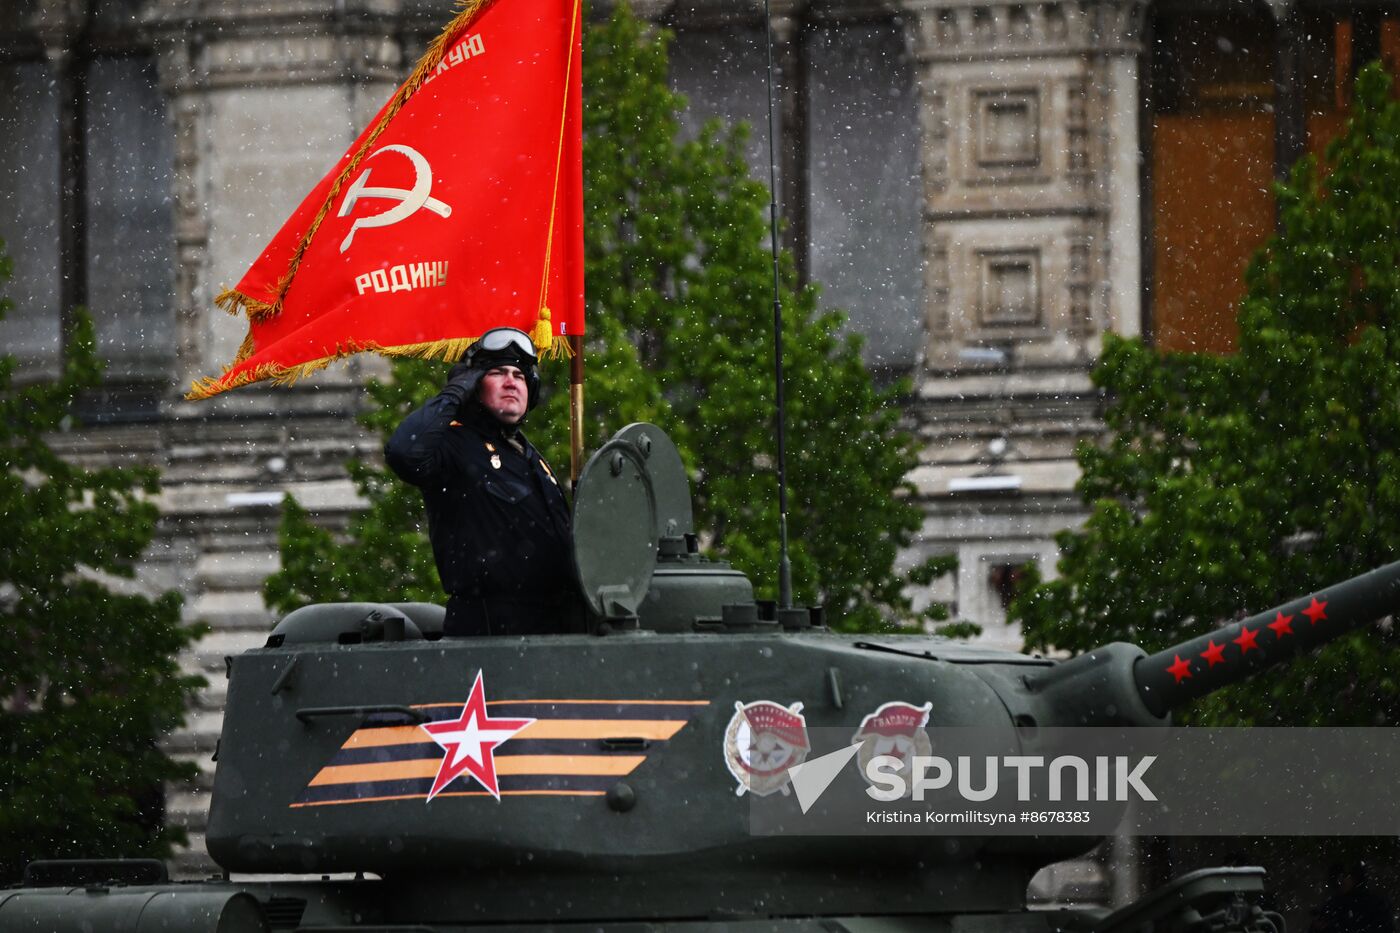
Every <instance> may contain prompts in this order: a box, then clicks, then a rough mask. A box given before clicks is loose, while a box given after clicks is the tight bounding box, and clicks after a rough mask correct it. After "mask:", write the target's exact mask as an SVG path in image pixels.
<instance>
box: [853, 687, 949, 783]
mask: <svg viewBox="0 0 1400 933" xmlns="http://www.w3.org/2000/svg"><path fill="white" fill-rule="evenodd" d="M931 709H933V704H932V703H925V704H924V705H923V706H914V705H913V704H911V703H886V704H885V705H884V706H881V707H880V708H879V709H877V710H876V711H875V712H873V713H871V714H870V715H869V716H866V717H865V718H864V719H862V720H861V723H860V728H859V729H857V730H856V734H855V735H854V736H852V737H851V741H852V742H859V743H860V751H859V752H858V753H857V756H858V757H857V760H858V761H859V763H860V775H861V777H863V778H865V780H866V782H867V783H869V781H870V779H869V778H868V777H866V774H867V771H866V768H867V767H868V766H869V765H870V762H871V760H872V759H874V758H877V757H879V756H881V755H888V756H890V757H892V758H897V759H899V762H900V765H899V770H898V771H897V772H896V773H897V774H899V775H900V777H902V778H904V780H905V788H906V790H905V793H906V795H907V794H908V792H909V791H908V788H910V787H913V781H912V780H911V776H910V774H909V762H910V759H911V758H912V757H913V756H915V755H923V756H927V755H931V754H933V743H932V742H930V741H929V737H928V732H926V731H925V730H924V727H925V726H927V725H928V714H929V711H930V710H931Z"/></svg>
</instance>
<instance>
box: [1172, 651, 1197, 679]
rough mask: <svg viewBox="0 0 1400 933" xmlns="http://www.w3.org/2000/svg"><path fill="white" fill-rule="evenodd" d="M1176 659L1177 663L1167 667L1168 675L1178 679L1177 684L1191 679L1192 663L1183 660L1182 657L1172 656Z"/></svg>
mask: <svg viewBox="0 0 1400 933" xmlns="http://www.w3.org/2000/svg"><path fill="white" fill-rule="evenodd" d="M1172 657H1174V658H1176V661H1175V663H1173V664H1171V665H1169V666H1168V667H1167V673H1168V674H1171V675H1172V676H1173V677H1175V678H1176V682H1177V683H1181V682H1182V681H1183V680H1190V679H1191V662H1190V661H1183V660H1181V655H1179V654H1177V655H1172Z"/></svg>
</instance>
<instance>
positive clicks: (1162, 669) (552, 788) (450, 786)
mask: <svg viewBox="0 0 1400 933" xmlns="http://www.w3.org/2000/svg"><path fill="white" fill-rule="evenodd" d="M575 517H576V523H575V528H576V563H577V570H578V583H579V587H580V593H581V598H582V599H583V600H584V601H585V602H586V603H587V604H588V606H589V608H590V610H591V614H592V618H593V624H592V630H593V634H589V635H554V636H530V637H495V638H472V639H465V638H464V639H443V638H442V637H441V631H442V610H441V609H440V607H436V606H429V605H424V604H394V603H386V604H343V605H327V606H313V607H307V608H305V609H302V610H298V611H297V612H294V613H292V614H290V615H288V616H287V617H286V618H284V619H283V620H282V621H281V622H280V623H279V624H278V625H277V627H276V629H275V630H274V631H273V632H272V634H271V635H270V637H269V638H268V641H267V644H266V645H265V646H263V647H261V648H258V649H255V650H251V651H248V652H246V653H244V654H242V655H240V656H238V657H235V658H232V659H230V662H229V678H230V683H229V689H228V703H227V708H226V713H225V722H224V729H223V733H222V737H221V740H220V745H219V749H218V753H217V762H218V764H217V771H216V774H215V779H214V788H213V803H212V807H211V810H210V817H209V825H208V830H207V837H206V838H207V843H208V848H209V852H210V854H211V855H212V856H213V858H214V859H215V860H216V861H217V862H218V863H219V864H220V865H221V866H222V867H223V868H224V869H225V870H226V871H228V872H233V873H239V874H240V875H244V874H247V875H270V874H271V875H295V876H311V877H312V878H319V877H321V876H322V875H326V874H330V873H345V874H346V876H349V875H350V874H354V876H355V877H356V880H354V881H341V882H324V883H323V882H319V881H315V880H282V881H256V882H255V881H248V880H234V881H225V882H210V883H204V884H200V885H184V886H174V885H168V884H166V885H162V884H159V883H150V884H144V885H143V884H141V883H133V882H130V881H128V882H124V883H123V884H122V890H123V892H124V893H125V894H128V895H133V896H135V895H141V894H143V893H146V892H154V894H159V895H162V896H164V895H165V894H169V895H170V896H174V897H190V898H193V897H196V896H198V897H200V898H203V900H202V901H201V903H202V904H204V905H205V908H207V912H208V916H209V917H211V918H213V919H211V920H208V921H207V922H206V921H201V923H203V924H204V925H202V926H201V925H198V924H195V923H194V922H193V921H191V925H188V926H187V928H188V929H208V930H214V929H218V930H242V929H266V928H273V929H282V928H285V929H292V928H297V929H306V930H311V929H316V928H317V927H334V928H336V929H346V928H354V927H356V926H368V927H371V928H374V929H381V930H383V929H405V930H406V929H415V930H425V929H426V930H457V929H463V928H465V927H467V926H469V925H470V926H475V925H497V926H507V925H512V924H522V925H523V924H530V925H538V924H551V925H567V924H570V923H586V924H587V925H588V926H589V927H590V928H597V927H609V926H616V927H627V928H629V929H633V928H637V927H636V926H635V925H636V924H663V923H664V924H666V925H667V926H668V928H669V927H670V926H672V925H686V924H691V923H693V924H695V926H696V928H697V929H698V928H699V927H701V926H704V927H705V928H707V929H709V928H711V927H712V926H713V925H714V924H716V923H722V922H725V921H732V922H734V923H735V924H736V925H742V924H741V922H754V923H760V924H761V925H762V928H764V929H793V930H796V929H841V928H847V927H848V926H849V924H848V921H852V918H872V917H878V918H881V923H882V926H881V929H890V930H898V929H906V928H907V929H915V928H918V929H928V928H930V925H932V928H936V929H965V928H966V929H971V928H972V926H976V928H977V929H987V930H999V929H1005V930H1018V931H1030V930H1045V931H1049V930H1054V929H1096V930H1101V931H1105V933H1108V931H1114V930H1130V929H1142V928H1147V927H1150V926H1151V924H1153V923H1156V922H1158V921H1161V922H1164V923H1165V922H1166V918H1171V917H1176V916H1177V915H1178V913H1180V912H1183V911H1188V910H1194V911H1198V912H1200V911H1205V910H1207V909H1210V910H1215V909H1216V907H1219V909H1220V910H1221V911H1224V913H1223V914H1216V915H1215V916H1227V915H1228V916H1229V917H1233V916H1234V914H1231V913H1230V911H1235V913H1237V914H1238V917H1236V918H1235V919H1233V920H1229V922H1228V923H1225V924H1224V925H1218V926H1216V927H1213V929H1222V930H1234V929H1239V930H1246V929H1250V930H1253V929H1266V928H1267V926H1265V925H1264V924H1265V922H1266V920H1267V918H1264V919H1263V920H1261V917H1264V915H1263V914H1262V913H1261V912H1260V911H1259V909H1258V908H1257V907H1251V906H1249V901H1248V899H1249V898H1250V897H1252V896H1253V895H1254V894H1256V893H1257V892H1258V891H1260V890H1262V886H1263V882H1262V872H1261V871H1260V870H1258V869H1220V870H1212V871H1210V872H1206V873H1196V874H1194V875H1191V876H1187V877H1185V878H1182V879H1179V881H1178V882H1177V883H1176V884H1174V885H1173V886H1171V887H1169V888H1168V889H1164V890H1163V891H1161V892H1158V893H1156V894H1154V895H1151V896H1149V897H1148V898H1144V899H1143V900H1142V901H1140V902H1138V903H1137V904H1135V905H1133V906H1132V907H1131V908H1125V909H1124V910H1123V911H1120V912H1118V913H1117V914H1114V915H1112V916H1106V915H1105V914H1104V912H1102V911H1099V912H1097V913H1095V912H1092V911H1085V912H1072V911H1071V912H1062V913H1058V914H1049V913H1044V912H1032V911H1027V910H1026V890H1027V886H1028V883H1029V882H1030V879H1031V877H1032V876H1033V875H1034V874H1035V873H1036V872H1037V871H1038V870H1039V869H1040V868H1042V867H1043V866H1045V865H1047V864H1049V863H1052V862H1054V861H1057V860H1060V859H1063V858H1065V857H1068V856H1071V855H1074V854H1077V853H1080V852H1083V851H1085V850H1086V849H1088V848H1089V847H1090V846H1092V845H1093V844H1094V843H1095V842H1096V841H1097V840H1096V839H1094V838H1093V837H1085V836H1054V835H1042V836H1038V837H1016V838H1007V837H993V836H985V837H936V838H935V837H926V836H870V837H862V838H846V839H842V840H841V841H840V844H839V845H820V846H814V845H812V844H811V840H810V839H809V838H805V837H782V836H763V835H755V834H753V833H752V832H751V831H750V824H749V809H748V803H747V801H746V800H745V796H746V795H747V796H753V795H757V794H763V793H767V792H768V791H770V790H772V789H773V787H774V786H775V784H774V782H780V781H781V774H780V772H781V770H782V769H783V768H784V767H786V766H787V765H789V764H791V763H792V762H793V760H794V759H793V758H792V757H791V755H792V752H793V750H794V749H800V748H801V747H802V745H803V742H804V741H805V736H806V734H807V732H806V730H809V729H816V728H821V727H841V728H844V729H848V730H849V729H851V728H854V727H857V726H859V725H861V724H862V722H863V721H864V720H865V719H866V718H868V717H869V716H870V715H872V714H873V713H874V712H875V711H878V710H881V709H887V708H888V705H889V704H890V702H891V701H892V700H898V701H904V703H905V704H906V705H907V706H908V707H909V708H910V709H912V710H916V711H917V712H918V713H919V715H920V716H922V717H925V719H924V721H925V722H926V723H927V725H928V726H930V727H954V728H956V727H975V728H977V729H978V730H979V731H980V732H981V733H983V734H984V735H985V736H990V739H991V741H992V742H993V743H994V744H1000V745H1004V746H1006V747H1009V748H1015V747H1018V742H1019V741H1020V739H1019V736H1020V735H1021V734H1023V732H1024V730H1025V729H1026V728H1027V727H1035V726H1088V725H1105V726H1161V725H1166V724H1167V723H1168V721H1169V715H1170V711H1171V710H1172V709H1173V708H1174V707H1177V706H1180V705H1181V704H1183V703H1186V702H1189V701H1190V700H1191V699H1193V698H1195V697H1197V696H1200V695H1201V694H1203V693H1205V692H1207V691H1209V690H1212V689H1216V688H1218V687H1220V686H1223V685H1225V684H1227V683H1231V682H1234V681H1236V680H1239V679H1241V678H1243V677H1246V676H1248V675H1249V674H1251V673H1254V672H1256V671H1258V670H1260V669H1262V668H1263V667H1265V666H1267V665H1269V664H1273V663H1277V662H1280V661H1282V660H1285V659H1286V658H1287V657H1289V656H1291V655H1293V654H1295V653H1296V652H1298V651H1302V650H1306V649H1308V648H1311V647H1313V646H1315V645H1317V644H1320V643H1321V642H1323V641H1325V640H1327V639H1329V638H1334V637H1336V636H1337V635H1339V634H1341V633H1342V632H1344V631H1346V630H1348V629H1350V628H1351V627H1354V626H1356V625H1359V624H1362V623H1364V622H1366V621H1369V620H1371V619H1373V618H1376V617H1378V616H1381V615H1384V614H1386V613H1390V612H1393V611H1395V610H1396V609H1397V608H1398V607H1400V563H1397V564H1392V565H1389V566H1387V567H1384V568H1381V569H1379V570H1375V571H1372V572H1370V573H1367V574H1364V575H1362V576H1359V577H1356V578H1355V579H1353V580H1349V581H1347V582H1345V583H1341V584H1338V585H1336V586H1333V587H1329V588H1327V589H1325V590H1322V591H1320V592H1318V593H1315V594H1311V595H1309V596H1305V597H1303V598H1301V599H1298V600H1294V601H1291V602H1289V603H1286V604H1285V605H1283V606H1280V607H1277V608H1275V609H1270V610H1268V611H1267V612H1264V613H1260V614H1258V615H1255V616H1251V617H1250V618H1248V619H1245V620H1244V621H1242V622H1237V623H1234V624H1232V625H1229V626H1226V627H1224V628H1221V629H1219V630H1217V631H1216V632H1213V633H1211V634H1210V635H1206V636H1202V637H1201V638H1198V639H1194V640H1191V641H1188V642H1185V643H1183V644H1181V645H1178V646H1175V647H1173V648H1171V649H1168V650H1166V651H1162V652H1158V653H1156V654H1147V653H1146V652H1144V651H1142V650H1141V649H1140V648H1136V647H1134V646H1131V645H1123V644H1115V645H1109V646H1106V647H1104V648H1102V649H1098V650H1096V651H1093V652H1090V653H1088V654H1085V655H1083V656H1080V657H1077V658H1074V659H1072V660H1069V661H1065V662H1057V661H1054V660H1051V659H1047V658H1042V657H1030V656H1025V655H1020V654H1015V653H1011V652H1003V651H996V650H991V649H987V648H983V647H979V646H976V645H969V644H964V643H960V642H955V641H949V640H946V639H940V638H935V637H918V636H887V637H872V636H860V637H857V636H845V635H837V634H834V633H832V632H830V631H828V630H827V629H826V628H825V626H824V625H823V624H822V616H821V613H820V611H817V610H813V609H808V608H803V609H780V608H778V607H775V606H773V605H772V604H764V603H758V602H755V601H754V599H753V589H752V586H751V585H750V584H749V581H748V580H747V579H746V578H744V577H743V575H742V574H740V573H738V572H737V571H735V570H734V569H733V568H732V567H729V566H728V565H726V564H724V563H721V562H716V561H710V560H707V559H705V558H704V557H702V556H701V554H700V553H699V551H700V549H699V546H698V538H697V529H696V528H695V527H694V522H693V517H692V512H691V502H690V492H689V484H688V481H687V478H686V474H685V470H684V466H683V464H682V463H681V460H680V457H679V454H678V453H677V452H676V448H675V446H674V445H673V444H672V443H671V441H670V440H669V439H668V438H667V437H666V435H665V434H664V433H663V432H662V431H661V430H660V429H658V428H656V427H655V426H653V425H632V426H629V427H628V428H626V429H624V430H623V431H621V432H619V434H618V435H617V436H615V437H614V438H613V439H612V440H611V441H609V443H608V444H606V445H604V446H603V447H602V448H601V449H600V450H599V451H598V452H597V453H596V454H594V456H593V457H592V458H591V459H590V460H589V463H588V465H587V467H586V469H585V470H584V472H583V475H582V478H581V481H580V484H579V486H578V490H577V493H576V501H575ZM759 733H762V735H763V736H767V737H769V738H772V739H773V745H772V747H771V748H762V747H760V745H761V743H760V742H759ZM770 754H771V755H772V756H773V757H772V758H771V759H770V760H765V759H764V756H765V755H770ZM784 755H787V756H788V757H787V758H784V757H783V756H784ZM84 865H87V863H82V864H80V865H79V866H77V867H76V868H74V867H71V866H70V867H69V868H68V869H65V870H64V871H58V872H57V873H56V876H57V877H61V878H62V879H63V881H62V882H61V883H59V882H48V883H47V886H40V885H43V884H45V882H43V881H42V879H43V878H45V877H46V876H45V874H44V871H43V870H40V871H39V872H38V873H37V874H36V875H35V876H34V877H35V879H38V880H36V881H35V884H34V885H32V886H30V887H26V888H21V889H11V890H9V891H5V892H0V930H9V929H21V928H23V929H29V928H35V929H39V928H54V929H58V928H73V929H78V928H82V923H83V922H86V921H88V920H91V919H92V917H93V916H94V915H93V914H92V913H91V911H92V910H93V909H95V908H94V906H93V905H94V903H95V902H94V901H93V900H92V897H91V895H90V894H86V893H84V892H87V891H90V890H92V889H93V888H94V886H98V887H101V886H102V885H111V884H113V883H115V882H114V881H113V879H112V878H110V877H109V876H110V875H112V874H113V872H112V870H110V869H108V868H105V867H103V866H102V865H98V864H97V863H92V864H91V865H87V867H84ZM85 873H86V874H85ZM52 876H54V872H53V871H52V870H51V871H50V875H49V876H47V877H52ZM63 885H67V886H68V887H67V888H66V889H64V890H71V891H72V892H73V894H72V896H63V897H60V896H57V894H58V893H61V891H58V890H57V889H58V888H61V887H62V886H63ZM235 895H237V897H235ZM153 896H154V895H153ZM253 902H256V904H258V905H259V909H260V911H261V920H260V922H261V923H263V924H264V926H258V925H257V923H256V922H254V921H250V920H248V919H247V914H248V911H247V907H248V906H249V904H250V903H253ZM1220 905H1225V906H1220ZM1226 908H1228V909H1226ZM103 909H109V908H103ZM191 909H193V908H191ZM201 909H204V908H201ZM34 916H42V917H43V918H45V920H46V921H53V922H52V923H50V924H49V926H44V925H43V924H42V923H41V924H40V926H37V927H28V926H19V925H15V923H16V922H15V921H14V920H13V918H16V917H30V918H32V917H34ZM230 918H232V919H230ZM240 918H242V919H240ZM974 918H975V923H974V922H973V919H974ZM1227 919H1228V917H1227ZM60 921H61V922H60ZM64 923H66V924H68V926H67V927H64V926H63V924H64ZM238 924H243V925H238ZM843 924H846V925H845V926H843ZM1231 924H1233V925H1231ZM1251 924H1252V925H1251ZM99 928H100V927H99ZM114 928H115V927H114ZM132 928H133V929H136V928H139V927H132ZM1181 928H1182V929H1185V928H1186V927H1181ZM123 929H125V927H123Z"/></svg>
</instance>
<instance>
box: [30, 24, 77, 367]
mask: <svg viewBox="0 0 1400 933" xmlns="http://www.w3.org/2000/svg"><path fill="white" fill-rule="evenodd" d="M90 18H91V12H90V10H89V9H88V5H87V3H85V2H81V0H40V2H39V3H38V4H37V6H36V9H35V11H34V13H33V18H32V19H31V23H32V25H33V27H34V31H35V32H36V33H38V35H39V39H40V41H42V42H43V44H44V54H45V57H46V58H47V59H48V62H49V69H50V70H51V71H52V73H53V76H54V83H55V85H56V86H57V89H58V95H57V96H58V269H59V283H58V315H59V333H60V335H61V339H62V340H63V341H64V343H65V344H66V343H67V342H68V340H69V339H70V335H71V333H72V325H73V310H74V309H75V308H77V307H78V306H79V305H86V304H87V302H88V274H87V259H88V256H87V253H88V249H87V160H86V153H85V150H84V140H85V132H86V123H87V119H86V106H87V72H86V61H85V60H84V55H83V53H84V44H85V41H86V33H87V27H88V21H89V19H90Z"/></svg>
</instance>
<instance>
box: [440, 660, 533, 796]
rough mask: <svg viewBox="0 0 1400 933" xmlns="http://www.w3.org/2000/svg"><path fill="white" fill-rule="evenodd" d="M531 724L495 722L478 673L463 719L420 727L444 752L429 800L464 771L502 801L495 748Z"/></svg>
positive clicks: (518, 720) (514, 720) (517, 720)
mask: <svg viewBox="0 0 1400 933" xmlns="http://www.w3.org/2000/svg"><path fill="white" fill-rule="evenodd" d="M532 722H534V720H533V719H492V718H491V716H490V714H489V713H487V712H486V684H485V683H484V682H483V681H482V678H481V672H480V671H478V672H477V675H476V683H474V684H472V692H471V696H470V697H468V698H467V703H466V705H465V706H463V707H462V715H461V716H458V717H457V718H456V719H452V720H446V721H443V722H427V723H422V724H421V725H420V726H419V728H420V729H422V730H423V731H424V732H426V733H428V735H430V736H432V739H433V741H434V742H436V743H438V744H439V745H441V746H442V750H443V756H442V764H440V765H438V773H437V777H436V778H434V779H433V789H432V790H430V791H428V799H429V800H432V799H433V798H434V797H436V796H437V795H438V792H439V791H441V790H442V789H443V788H444V787H446V786H447V785H448V784H451V783H452V782H453V781H454V780H456V779H457V777H458V775H460V774H461V773H462V772H463V771H465V772H467V773H468V774H470V775H471V776H472V777H474V778H476V781H477V783H478V784H480V785H481V786H482V787H484V788H486V789H487V791H489V792H490V794H491V796H492V797H495V798H496V799H497V800H500V799H501V788H500V785H499V784H497V782H496V758H495V755H494V751H495V748H496V746H497V745H500V744H501V743H502V742H504V741H506V740H507V739H509V738H510V737H511V736H513V735H515V734H516V733H517V732H519V731H520V730H521V729H524V728H525V727H526V726H528V725H530V723H532Z"/></svg>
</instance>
